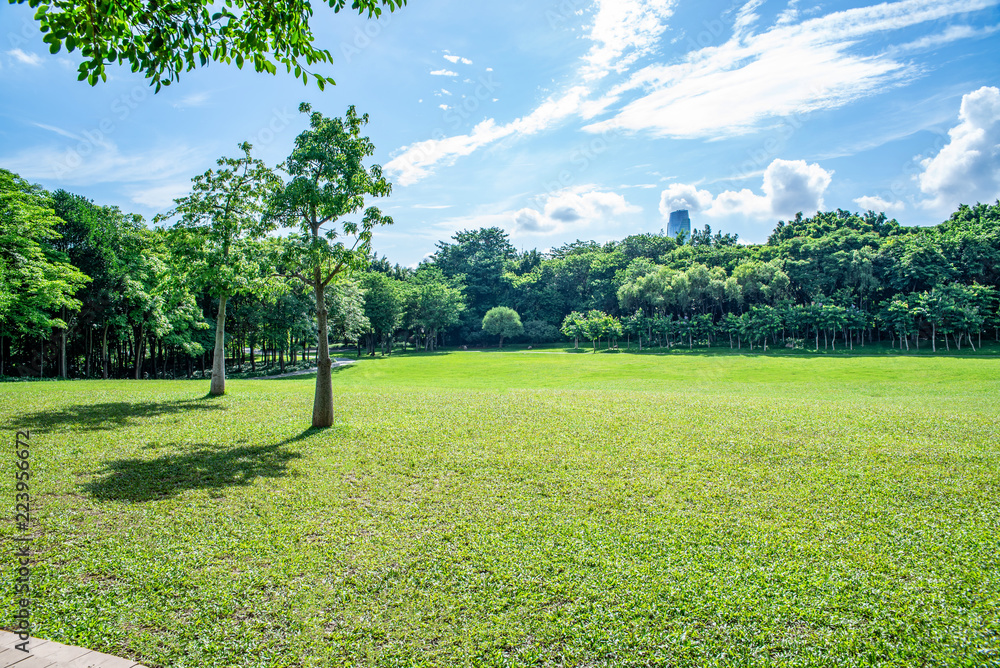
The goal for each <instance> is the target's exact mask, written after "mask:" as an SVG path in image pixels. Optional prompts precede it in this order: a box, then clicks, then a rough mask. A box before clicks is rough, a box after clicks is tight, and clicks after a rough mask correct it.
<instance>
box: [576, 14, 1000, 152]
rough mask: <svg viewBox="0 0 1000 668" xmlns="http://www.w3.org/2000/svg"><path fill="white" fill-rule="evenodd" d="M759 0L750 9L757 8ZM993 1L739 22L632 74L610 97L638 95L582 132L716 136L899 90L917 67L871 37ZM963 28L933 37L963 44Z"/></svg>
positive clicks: (915, 74)
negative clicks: (872, 44)
mask: <svg viewBox="0 0 1000 668" xmlns="http://www.w3.org/2000/svg"><path fill="white" fill-rule="evenodd" d="M755 2H756V0H754V1H753V2H751V3H749V4H748V5H747V6H751V7H753V6H756V5H755ZM995 4H997V0H902V1H901V2H893V3H882V4H878V5H873V6H870V7H859V8H854V9H848V10H845V11H840V12H834V13H831V14H827V15H825V16H821V17H817V18H814V19H809V20H806V21H803V22H801V23H797V24H790V23H787V22H785V23H779V24H777V25H774V26H772V27H770V28H769V29H767V30H765V31H763V32H751V31H750V29H751V26H752V24H753V21H751V20H750V15H749V14H748V15H745V16H743V17H742V18H741V17H737V19H736V22H735V24H734V31H733V36H732V37H731V38H730V39H729V40H728V41H727V42H725V43H724V44H722V45H721V46H710V47H705V48H702V49H697V50H695V51H692V52H690V53H688V54H687V55H686V56H685V58H684V59H683V61H681V62H678V63H671V64H656V65H650V66H648V67H645V68H642V69H640V70H638V71H637V72H635V73H634V74H633V75H632V76H631V77H630V79H629V80H628V81H627V82H625V83H624V84H622V85H620V86H618V87H616V88H614V89H612V91H611V94H612V95H619V96H624V95H625V94H627V93H635V92H638V93H639V95H638V97H637V98H635V99H633V100H631V101H630V102H628V103H627V104H626V105H625V106H624V107H622V108H621V109H620V110H619V111H618V112H617V113H616V114H615V115H614V117H612V118H611V119H608V120H606V121H602V122H598V123H594V124H591V125H590V126H588V127H587V129H588V130H591V131H595V132H603V131H606V130H608V129H610V128H617V129H625V130H631V131H646V132H649V133H651V134H653V135H656V136H661V137H682V138H684V137H708V138H719V137H722V136H732V135H738V134H742V133H746V132H749V131H751V130H754V129H756V128H758V127H760V126H762V125H765V124H766V123H767V122H769V121H771V120H773V119H776V118H779V117H789V116H796V115H802V114H807V113H810V112H813V111H817V110H821V109H834V108H837V107H841V106H844V105H846V104H849V103H850V102H852V101H855V100H857V99H860V98H863V97H867V96H870V95H873V94H875V93H878V92H882V91H884V90H885V89H886V88H887V87H891V86H894V85H903V84H905V83H907V82H909V81H910V80H912V79H914V78H915V77H917V76H919V74H920V72H921V70H920V68H918V67H916V66H914V65H913V64H911V63H908V62H905V61H901V60H899V59H897V58H896V57H895V55H894V53H893V52H892V51H881V52H871V50H870V49H869V52H868V53H864V52H863V47H864V42H865V40H866V39H867V38H870V37H873V36H876V35H883V34H885V33H886V32H889V31H894V30H901V29H903V28H908V27H911V26H914V25H918V24H920V23H925V22H928V21H933V20H939V19H943V18H947V17H949V16H953V15H956V14H961V13H965V12H969V11H975V10H978V9H984V8H986V7H989V6H992V5H995ZM964 35H965V33H964V32H963V31H961V30H954V31H951V32H947V31H946V32H945V33H942V34H941V35H940V36H939V37H938V40H939V41H940V42H941V43H944V42H945V41H947V40H952V41H954V40H960V39H963V38H964Z"/></svg>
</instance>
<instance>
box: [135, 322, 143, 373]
mask: <svg viewBox="0 0 1000 668" xmlns="http://www.w3.org/2000/svg"><path fill="white" fill-rule="evenodd" d="M143 329H144V328H143V327H142V326H140V327H139V330H138V331H137V332H136V333H135V346H134V347H135V379H136V380H139V378H141V375H140V374H141V373H142V357H143V355H142V353H143V350H142V348H143V346H144V345H145V342H144V341H143Z"/></svg>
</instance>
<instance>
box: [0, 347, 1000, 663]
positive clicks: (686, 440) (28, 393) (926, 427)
mask: <svg viewBox="0 0 1000 668" xmlns="http://www.w3.org/2000/svg"><path fill="white" fill-rule="evenodd" d="M313 383H314V377H313V376H304V377H297V378H291V379H282V380H243V381H230V383H229V384H228V390H229V395H227V396H226V397H223V398H207V397H205V393H206V392H207V389H208V387H207V383H206V382H205V381H197V382H189V381H143V382H134V381H80V382H68V383H8V384H0V406H2V409H0V422H2V424H3V425H4V428H5V432H4V433H5V434H6V435H5V436H4V438H5V439H6V440H7V441H8V442H9V444H10V447H8V448H7V449H6V452H7V453H8V454H7V455H6V457H5V462H4V464H3V480H5V481H7V482H5V483H4V487H3V499H4V502H3V503H4V505H3V513H4V518H3V525H2V527H0V535H2V536H4V537H5V539H8V540H5V542H6V543H7V548H5V549H7V550H12V548H11V542H10V541H9V538H10V537H11V536H12V535H13V534H14V528H13V520H12V513H11V512H10V511H11V509H12V508H13V490H12V482H11V481H12V473H11V471H12V469H13V464H14V459H13V455H12V452H11V451H12V449H13V447H12V446H13V442H14V430H15V429H18V428H21V429H23V428H30V429H31V430H32V438H31V444H32V446H31V448H32V449H31V457H32V467H33V471H34V477H33V478H32V482H33V490H32V494H33V502H34V503H35V504H36V506H37V507H38V512H37V527H36V528H35V536H36V540H35V550H36V552H37V553H38V554H37V563H36V564H35V566H34V569H33V573H32V578H33V585H34V586H35V587H36V590H35V591H36V595H37V600H36V602H35V603H34V610H33V614H34V615H35V621H36V625H37V626H36V633H37V635H40V636H41V637H45V638H49V639H53V640H59V641H62V642H68V643H71V644H80V645H84V646H88V647H91V648H94V649H99V650H102V651H105V652H110V653H114V654H120V655H124V656H129V657H134V658H137V659H140V660H141V661H142V662H143V663H145V664H147V665H149V666H152V667H156V668H165V667H167V666H170V667H176V668H195V667H220V668H221V667H229V666H275V667H277V666H282V667H293V666H295V667H305V666H333V665H363V666H410V665H421V666H424V665H426V666H445V665H459V666H564V665H565V666H647V665H648V666H968V667H972V666H1000V448H998V443H1000V420H998V417H1000V359H998V358H979V359H976V358H963V357H960V356H953V357H911V358H907V357H902V356H895V357H830V356H826V357H824V356H816V357H811V356H798V357H790V356H757V355H754V356H750V355H728V354H717V355H697V354H694V355H665V356H638V355H607V354H605V355H582V354H576V355H566V354H553V353H547V352H538V353H521V352H513V351H511V352H507V353H486V352H467V353H453V354H439V355H410V356H405V357H393V358H390V359H372V360H362V361H361V362H359V363H358V364H356V365H352V366H348V367H342V368H340V369H338V370H337V371H336V372H335V374H334V392H335V401H336V404H337V406H338V411H339V415H340V420H339V422H338V424H337V425H336V426H335V427H333V428H331V429H327V430H324V431H311V430H304V427H306V426H308V424H309V416H310V411H311V407H312V387H313ZM11 569H12V567H10V566H8V567H5V570H7V571H8V573H9V572H10V571H11ZM6 578H7V576H6V574H5V581H7V580H6ZM0 606H2V610H3V611H4V613H3V614H4V615H5V617H4V618H3V619H4V622H3V624H4V626H7V627H9V626H10V616H9V615H10V614H12V612H11V611H13V610H14V607H13V600H12V593H11V587H10V586H5V587H4V589H3V594H2V598H0Z"/></svg>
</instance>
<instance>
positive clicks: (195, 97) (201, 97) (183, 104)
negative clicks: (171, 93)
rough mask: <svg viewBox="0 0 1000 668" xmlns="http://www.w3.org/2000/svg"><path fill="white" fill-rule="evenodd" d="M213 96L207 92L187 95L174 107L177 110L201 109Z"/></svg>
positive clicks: (175, 103)
mask: <svg viewBox="0 0 1000 668" xmlns="http://www.w3.org/2000/svg"><path fill="white" fill-rule="evenodd" d="M210 97H211V95H210V94H209V93H207V92H201V93H193V94H191V95H187V96H185V97H183V98H181V99H180V100H178V101H177V102H174V104H173V106H174V108H175V109H187V108H189V107H201V106H204V105H205V103H206V102H208V100H209V98H210Z"/></svg>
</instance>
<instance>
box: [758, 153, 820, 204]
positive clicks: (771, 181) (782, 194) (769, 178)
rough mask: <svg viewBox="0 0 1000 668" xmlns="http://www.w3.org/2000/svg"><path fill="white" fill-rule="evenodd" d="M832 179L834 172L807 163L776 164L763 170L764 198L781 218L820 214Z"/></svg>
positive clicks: (784, 161) (774, 162)
mask: <svg viewBox="0 0 1000 668" xmlns="http://www.w3.org/2000/svg"><path fill="white" fill-rule="evenodd" d="M832 176H833V172H828V171H826V170H825V169H823V168H822V167H820V166H819V165H817V164H815V163H813V164H811V165H807V164H806V161H805V160H775V161H773V162H772V163H771V164H770V165H768V166H767V169H765V170H764V196H765V197H767V199H768V201H769V202H770V204H771V211H773V212H774V213H775V214H777V215H779V216H780V215H793V214H795V213H797V212H799V211H804V212H806V213H811V212H813V211H818V210H820V209H822V208H823V193H824V192H826V189H827V187H829V185H830V180H831V177H832Z"/></svg>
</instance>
